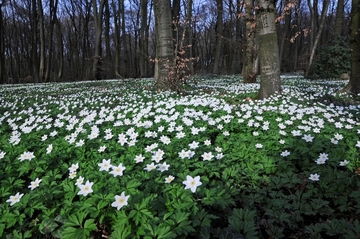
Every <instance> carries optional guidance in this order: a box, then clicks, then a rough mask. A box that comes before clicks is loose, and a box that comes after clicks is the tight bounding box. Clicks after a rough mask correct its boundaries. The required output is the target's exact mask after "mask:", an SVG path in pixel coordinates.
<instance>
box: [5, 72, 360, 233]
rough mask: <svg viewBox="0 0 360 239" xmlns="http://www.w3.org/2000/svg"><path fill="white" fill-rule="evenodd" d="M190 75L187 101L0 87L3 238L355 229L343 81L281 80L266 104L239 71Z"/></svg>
mask: <svg viewBox="0 0 360 239" xmlns="http://www.w3.org/2000/svg"><path fill="white" fill-rule="evenodd" d="M196 83H197V85H191V89H192V90H191V91H190V88H189V89H188V91H187V93H188V95H187V96H179V95H177V94H174V93H172V92H163V93H161V94H157V93H156V92H155V91H152V90H149V89H152V88H145V87H146V86H148V85H151V84H152V83H151V82H150V81H148V80H143V81H139V82H136V83H134V82H131V84H130V83H129V84H130V85H129V87H128V88H125V87H124V83H123V82H121V83H116V82H96V83H91V82H89V83H83V84H80V83H76V84H74V85H72V84H69V85H66V84H64V85H63V84H61V85H44V86H42V87H41V88H36V89H30V88H29V89H23V88H19V89H7V88H0V93H4V94H0V102H2V103H4V104H0V105H1V106H0V111H1V112H2V113H3V114H2V115H0V132H1V134H0V167H1V168H2V169H3V173H2V174H0V185H1V187H0V200H1V201H0V237H1V238H98V237H110V238H117V239H118V238H124V239H125V238H149V239H150V238H170V239H171V238H223V239H231V238H234V239H235V238H237V239H239V238H244V239H245V238H298V237H299V236H302V238H329V237H333V238H359V235H360V223H359V221H360V217H359V215H360V177H359V176H358V174H360V173H359V172H358V168H359V166H360V158H359V148H360V137H359V132H360V126H359V118H360V117H359V113H358V111H359V106H358V105H359V102H357V101H356V98H345V95H342V94H335V93H334V92H335V91H336V90H337V89H339V88H340V87H342V86H343V85H341V84H342V83H339V82H332V81H316V82H311V81H307V80H301V79H284V80H283V88H284V95H277V96H273V97H272V98H270V99H268V100H266V101H255V100H254V101H253V100H251V99H247V98H248V97H250V98H253V97H254V96H255V95H256V92H257V90H258V88H257V87H258V86H257V85H256V84H253V85H249V84H246V85H242V84H240V83H239V78H238V77H226V78H224V80H223V81H219V80H218V79H216V78H203V79H202V78H197V79H196ZM144 89H145V90H144ZM204 89H206V90H204ZM16 95H19V96H18V97H16ZM330 97H331V99H333V100H332V101H331V102H328V103H326V102H325V100H326V99H328V98H330ZM40 99H41V100H40ZM43 99H46V100H45V101H44V100H43ZM324 99H325V100H324ZM341 101H344V102H346V104H342V105H340V104H337V102H341ZM44 102H46V103H44ZM27 127H30V128H32V127H33V128H32V129H31V130H30V132H27V130H29V128H27ZM94 129H98V130H99V132H98V135H96V134H95V133H94V132H92V131H94ZM54 131H56V134H54ZM109 132H111V134H112V135H113V137H110V136H109V135H108V134H109ZM93 133H94V135H96V136H94V137H93V138H92V137H91V135H93ZM180 133H183V134H180ZM53 134H54V135H53ZM45 136H46V137H45ZM16 137H19V138H20V141H19V142H16V141H14V138H16ZM121 137H126V142H125V143H123V144H122V143H121V141H120V139H119V138H121ZM164 137H165V138H166V137H167V140H169V141H166V140H164ZM131 138H135V139H136V140H135V141H134V142H132V143H130V141H131ZM81 140H83V143H82V144H81ZM50 144H51V145H52V150H51V152H48V151H49V150H48V147H49V145H50ZM102 146H105V148H104V149H102V148H101V147H102ZM24 152H32V153H34V154H33V158H32V159H31V160H30V159H28V158H27V157H32V156H29V155H28V156H24ZM156 152H162V158H161V160H160V162H159V163H155V165H156V168H155V169H153V170H149V171H148V170H145V169H146V168H147V165H149V164H151V163H154V162H155V159H154V158H153V156H154V155H155V154H156ZM183 154H184V155H185V156H184V155H183ZM139 155H142V156H143V159H142V161H139V162H136V161H135V158H136V157H137V156H139ZM320 155H322V157H324V158H326V160H325V162H323V163H317V159H318V158H319V157H320ZM206 157H208V158H206ZM23 158H27V159H24V160H22V161H21V160H20V159H23ZM106 159H110V160H111V163H110V164H111V165H112V166H113V167H112V168H109V169H108V171H106V170H105V169H104V170H100V167H101V166H100V165H99V164H102V163H101V162H103V160H106ZM206 159H208V160H206ZM345 160H346V161H345ZM164 162H166V163H167V164H169V168H167V169H166V170H163V171H161V170H159V169H160V166H161V164H162V163H164ZM75 164H78V168H77V169H76V175H75V178H71V177H70V170H69V168H73V165H75ZM119 164H122V165H123V166H124V167H125V169H124V171H123V173H122V175H121V176H120V175H118V176H114V175H112V174H111V172H112V171H113V170H114V168H115V166H118V165H119ZM74 167H75V166H74ZM315 173H316V174H318V175H319V180H318V181H317V180H316V179H315V180H314V181H313V178H311V177H310V175H311V174H315ZM170 175H171V176H173V177H174V178H173V179H171V180H169V181H165V180H166V179H169V176H170ZM188 176H191V178H193V179H194V178H195V177H196V176H199V178H200V182H201V185H198V186H197V187H196V188H195V190H194V191H191V190H190V189H185V185H184V181H185V182H187V180H188ZM80 177H83V182H82V184H81V185H84V184H85V182H86V181H89V182H91V183H93V185H92V186H91V190H92V192H89V193H88V194H86V195H84V194H82V193H80V192H81V191H83V189H81V188H80V187H79V185H78V184H79V182H78V180H80ZM36 179H41V182H40V183H39V185H37V186H36V187H35V188H33V189H30V188H29V187H30V186H31V185H32V184H33V183H34V182H35V180H36ZM80 181H81V180H80ZM29 185H30V186H29ZM189 185H190V183H189ZM17 193H19V194H17ZM16 195H18V196H19V197H20V195H22V196H21V197H20V198H18V200H17V199H16V197H15V196H16ZM120 195H123V197H125V196H126V197H127V198H126V199H124V198H122V199H117V200H116V197H120ZM11 198H12V199H11ZM12 200H14V201H15V202H14V204H13V205H11V203H12ZM126 200H127V201H126ZM125 201H126V203H125ZM121 203H123V204H121Z"/></svg>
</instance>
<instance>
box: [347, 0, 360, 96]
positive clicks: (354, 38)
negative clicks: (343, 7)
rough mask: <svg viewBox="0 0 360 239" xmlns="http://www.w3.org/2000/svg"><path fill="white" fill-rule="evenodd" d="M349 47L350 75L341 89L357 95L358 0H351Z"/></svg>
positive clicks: (359, 79) (359, 90) (359, 55)
mask: <svg viewBox="0 0 360 239" xmlns="http://www.w3.org/2000/svg"><path fill="white" fill-rule="evenodd" d="M350 48H351V75H350V81H349V83H348V84H347V86H346V87H345V88H344V89H343V91H345V92H347V93H349V94H353V95H357V94H359V93H360V0H352V11H351V27H350Z"/></svg>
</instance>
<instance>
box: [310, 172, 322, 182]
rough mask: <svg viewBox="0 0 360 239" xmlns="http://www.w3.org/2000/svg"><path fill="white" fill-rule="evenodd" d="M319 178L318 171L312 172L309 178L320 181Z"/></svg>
mask: <svg viewBox="0 0 360 239" xmlns="http://www.w3.org/2000/svg"><path fill="white" fill-rule="evenodd" d="M319 178H320V175H318V174H317V173H314V174H310V177H309V179H310V180H311V181H319Z"/></svg>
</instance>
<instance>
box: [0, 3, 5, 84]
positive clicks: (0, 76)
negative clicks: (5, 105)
mask: <svg viewBox="0 0 360 239" xmlns="http://www.w3.org/2000/svg"><path fill="white" fill-rule="evenodd" d="M5 4H6V1H5V0H2V1H0V84H5V54H4V53H5V42H4V18H3V13H2V7H3V6H5Z"/></svg>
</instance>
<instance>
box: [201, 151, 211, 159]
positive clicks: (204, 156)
mask: <svg viewBox="0 0 360 239" xmlns="http://www.w3.org/2000/svg"><path fill="white" fill-rule="evenodd" d="M201 157H202V158H203V160H204V161H210V160H211V159H212V158H213V157H214V156H213V155H212V153H211V152H209V153H206V152H204V153H203V155H201Z"/></svg>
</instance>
